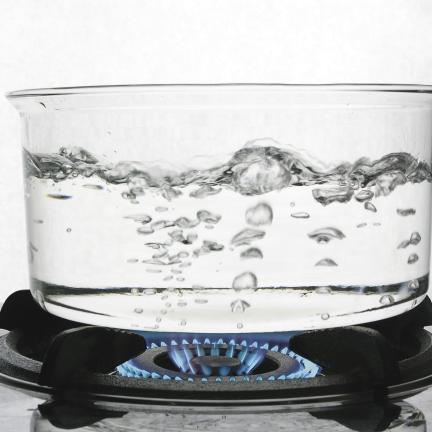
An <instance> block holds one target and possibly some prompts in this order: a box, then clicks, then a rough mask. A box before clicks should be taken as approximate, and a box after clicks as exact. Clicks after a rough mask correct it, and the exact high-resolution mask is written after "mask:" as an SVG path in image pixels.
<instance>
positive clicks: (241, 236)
mask: <svg viewBox="0 0 432 432" xmlns="http://www.w3.org/2000/svg"><path fill="white" fill-rule="evenodd" d="M264 236H265V231H262V230H258V229H254V228H245V229H244V230H242V231H240V232H239V233H237V234H236V235H235V236H234V237H233V238H232V240H231V243H232V244H233V245H235V246H240V245H249V244H250V242H252V241H255V240H260V239H262V238H263V237H264Z"/></svg>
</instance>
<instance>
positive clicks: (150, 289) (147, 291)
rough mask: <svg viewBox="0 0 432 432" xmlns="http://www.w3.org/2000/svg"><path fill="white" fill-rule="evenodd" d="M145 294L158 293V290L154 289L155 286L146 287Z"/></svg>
mask: <svg viewBox="0 0 432 432" xmlns="http://www.w3.org/2000/svg"><path fill="white" fill-rule="evenodd" d="M144 294H145V295H154V294H156V290H155V289H153V288H146V289H145V290H144Z"/></svg>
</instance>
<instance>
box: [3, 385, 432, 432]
mask: <svg viewBox="0 0 432 432" xmlns="http://www.w3.org/2000/svg"><path fill="white" fill-rule="evenodd" d="M44 402H45V401H43V400H41V399H37V398H34V397H31V396H28V395H25V394H23V393H20V392H18V391H16V390H13V389H9V388H7V387H3V386H2V387H0V412H1V416H2V424H1V427H0V430H1V432H60V431H61V430H66V429H61V428H59V427H56V426H53V425H52V424H51V423H50V422H49V421H48V420H46V419H44V418H43V417H42V416H41V414H40V413H39V411H38V406H39V405H40V404H43V403H44ZM405 402H408V403H409V404H410V405H412V406H413V407H414V408H417V409H418V410H420V411H421V412H422V413H423V415H424V417H425V420H426V425H424V426H425V427H422V426H419V425H418V424H413V425H412V430H413V431H414V430H415V431H426V430H429V429H431V428H432V389H431V390H428V391H425V392H423V393H421V394H419V395H416V396H414V397H411V398H409V399H407V400H406V401H405ZM175 415H176V414H172V413H170V411H169V408H167V410H166V412H165V413H160V412H154V413H148V412H130V413H129V414H126V416H124V417H123V418H122V419H108V420H101V421H99V422H96V423H94V424H93V425H91V426H86V427H78V428H73V429H68V430H73V431H79V432H93V431H94V432H97V431H104V432H123V431H127V432H138V431H139V432H146V431H148V432H150V431H152V432H156V431H157V432H160V431H164V432H165V431H169V432H177V431H182V432H188V431H192V430H193V431H195V432H200V431H203V432H204V431H205V432H215V431H218V432H225V431H231V432H232V431H233V430H236V431H239V432H241V431H248V432H257V431H263V430H266V429H267V430H272V431H274V432H282V431H284V432H290V431H308V430H311V431H312V430H318V429H315V428H316V426H317V425H318V423H319V430H320V431H321V432H326V431H329V432H330V431H331V432H339V431H340V432H345V431H352V430H353V429H351V428H349V427H347V426H343V425H340V424H338V423H336V422H334V421H332V420H328V421H323V420H317V419H316V418H315V417H313V416H312V415H310V414H307V413H302V412H294V413H293V412H289V413H284V412H280V413H270V414H263V413H248V414H247V415H244V414H227V415H224V414H223V413H220V414H218V415H215V414H209V415H205V414H195V413H194V412H191V411H190V410H188V411H185V412H184V413H182V414H177V415H180V416H181V419H182V420H181V423H180V424H179V425H178V428H177V427H175V426H174V427H173V426H172V424H173V419H172V417H173V416H175ZM77 420H78V421H79V420H80V419H79V418H78V419H77ZM287 420H289V425H290V426H289V425H288V424H287ZM269 426H271V428H272V429H268V428H269ZM372 430H374V429H363V432H367V431H371V432H372ZM375 430H376V429H375ZM384 430H388V429H384ZM391 430H394V431H401V430H411V428H409V427H407V429H402V428H401V429H399V428H397V427H395V428H394V429H391Z"/></svg>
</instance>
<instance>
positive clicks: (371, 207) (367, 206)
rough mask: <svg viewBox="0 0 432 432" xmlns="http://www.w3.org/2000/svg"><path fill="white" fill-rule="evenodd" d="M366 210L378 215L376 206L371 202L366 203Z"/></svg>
mask: <svg viewBox="0 0 432 432" xmlns="http://www.w3.org/2000/svg"><path fill="white" fill-rule="evenodd" d="M364 208H365V209H366V210H369V211H371V212H373V213H376V212H377V209H376V207H375V206H374V205H373V204H372V203H371V202H370V201H366V202H365V203H364Z"/></svg>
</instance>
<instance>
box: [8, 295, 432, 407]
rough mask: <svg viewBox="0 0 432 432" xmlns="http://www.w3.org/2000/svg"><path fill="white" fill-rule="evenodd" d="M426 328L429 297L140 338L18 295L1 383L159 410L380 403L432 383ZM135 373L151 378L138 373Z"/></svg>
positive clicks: (12, 300) (431, 346)
mask: <svg viewBox="0 0 432 432" xmlns="http://www.w3.org/2000/svg"><path fill="white" fill-rule="evenodd" d="M429 325H432V303H431V301H430V300H429V299H426V300H425V301H423V302H422V303H421V304H420V305H418V306H417V307H416V308H415V309H413V310H411V311H409V312H406V313H405V314H403V315H400V316H396V317H393V318H388V319H385V320H382V321H377V322H372V323H365V324H363V325H361V326H347V327H340V328H332V329H321V330H314V331H309V332H305V333H286V334H285V333H281V334H273V333H268V334H267V333H265V334H264V333H263V334H260V335H250V334H249V335H247V337H245V336H244V335H234V336H233V335H227V334H225V335H223V336H221V337H219V336H215V335H213V336H208V337H206V336H204V337H203V336H199V335H189V336H187V334H175V335H174V337H173V334H163V333H159V334H155V333H154V334H136V333H135V332H131V331H123V330H118V329H110V328H104V327H97V326H85V325H83V324H80V323H76V322H71V321H67V320H64V319H61V318H58V317H55V316H53V315H50V314H49V313H47V312H45V311H43V310H42V309H41V308H40V307H39V306H38V305H36V303H35V302H34V301H33V299H32V297H31V294H30V292H28V291H19V292H16V293H14V294H13V295H12V296H10V297H9V298H8V300H7V301H6V302H5V304H4V305H3V308H2V310H1V312H0V328H4V329H6V330H8V331H9V332H8V333H7V334H5V335H3V336H1V337H0V381H1V382H3V383H5V384H7V385H10V386H13V387H15V388H21V389H22V390H23V391H26V392H30V393H31V394H33V395H38V396H39V397H42V398H44V397H47V398H49V397H51V395H53V394H55V395H59V396H60V399H61V400H66V399H68V398H74V400H76V399H78V400H79V401H80V402H81V401H84V400H85V401H86V403H98V404H102V405H104V406H105V405H106V406H112V404H114V405H115V406H120V405H121V404H122V403H123V404H126V405H127V404H134V405H135V406H136V405H137V404H142V405H143V407H148V406H153V407H159V408H158V409H161V410H163V409H164V407H166V405H167V404H169V406H170V410H176V409H178V410H181V409H182V407H183V408H184V407H185V406H186V407H191V408H193V409H196V410H202V411H206V412H209V411H211V412H216V411H217V410H219V409H223V411H224V412H226V411H227V410H231V411H233V412H252V411H253V412H255V413H258V412H269V411H278V410H282V409H283V410H286V409H289V410H291V411H292V410H296V409H299V408H301V409H305V407H308V410H309V411H310V410H317V409H320V408H322V407H338V406H341V405H346V404H358V403H368V402H371V401H376V400H379V401H386V400H387V401H388V400H391V399H401V398H404V397H409V396H411V395H414V394H416V393H419V392H421V391H423V390H425V389H426V388H428V387H429V386H431V385H432V334H431V333H429V332H428V331H426V330H425V329H424V327H425V326H429ZM258 336H259V337H258ZM257 337H258V338H257ZM172 341H175V342H176V344H177V345H176V344H175V343H174V344H173V343H172ZM267 343H268V346H267V345H266V344H267ZM261 351H264V357H262V353H261ZM231 353H232V357H230V354H231ZM258 353H259V354H258ZM191 354H192V356H191ZM227 354H228V355H227ZM245 354H246V355H245ZM243 356H244V357H243ZM261 357H262V358H261ZM260 360H261V363H259V361H260ZM318 365H319V366H318ZM131 366H133V367H134V368H136V369H131ZM126 367H128V368H129V370H127V369H126ZM320 367H322V369H323V371H324V372H325V374H324V375H321V374H320V372H319V371H320V369H319V368H320ZM122 368H123V369H122ZM191 368H194V371H195V372H194V373H195V375H193V374H191V371H192V369H191ZM248 368H250V370H249V371H248ZM119 370H120V371H122V370H123V375H122V374H121V373H119ZM221 370H222V371H223V373H221ZM143 371H146V372H148V373H150V374H151V373H157V374H158V376H156V375H153V378H156V379H149V378H152V376H151V375H150V376H148V377H146V378H147V379H143V375H146V373H143ZM246 371H248V372H247V373H248V374H245V373H246ZM139 374H141V376H139ZM225 374H226V375H225ZM295 374H298V375H297V376H296V375H295ZM167 377H168V378H167ZM176 377H177V378H176ZM258 377H262V379H259V378H258ZM272 377H273V378H272ZM257 378H258V379H257ZM305 378H307V379H305ZM232 381H234V382H235V385H233V382H232Z"/></svg>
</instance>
